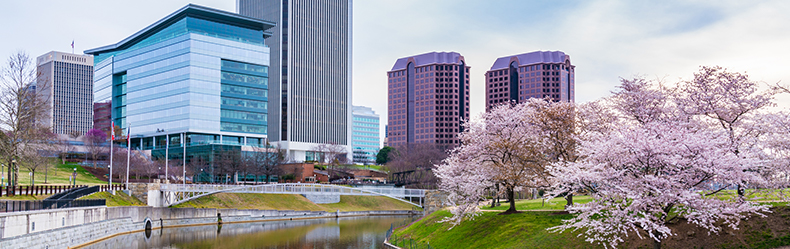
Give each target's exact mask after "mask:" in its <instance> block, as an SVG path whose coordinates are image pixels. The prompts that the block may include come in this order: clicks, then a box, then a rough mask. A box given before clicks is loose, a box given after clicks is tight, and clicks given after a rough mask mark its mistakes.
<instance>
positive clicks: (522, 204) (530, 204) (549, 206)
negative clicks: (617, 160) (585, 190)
mask: <svg viewBox="0 0 790 249" xmlns="http://www.w3.org/2000/svg"><path fill="white" fill-rule="evenodd" d="M588 202H590V196H589V195H581V196H574V197H573V203H574V204H577V203H578V204H581V203H588ZM486 203H487V204H488V205H486V206H485V207H483V208H482V209H484V210H502V211H505V210H507V209H508V208H510V203H501V206H497V207H493V208H491V200H488V201H487V202H486ZM565 203H566V202H565V199H564V198H554V199H551V200H546V201H545V203H544V202H543V199H534V200H519V201H516V210H563V209H565Z"/></svg>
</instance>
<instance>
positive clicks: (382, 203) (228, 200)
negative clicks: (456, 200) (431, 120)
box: [174, 193, 412, 212]
mask: <svg viewBox="0 0 790 249" xmlns="http://www.w3.org/2000/svg"><path fill="white" fill-rule="evenodd" d="M174 207H194V208H236V209H277V210H311V211H328V212H334V211H336V210H340V211H363V210H411V209H412V208H411V207H412V205H409V204H407V203H403V202H400V201H397V200H393V199H390V198H387V197H380V196H375V197H371V196H340V202H339V203H333V204H315V203H313V202H311V201H310V200H307V198H305V197H303V196H301V195H285V194H236V193H219V194H214V195H209V196H204V197H201V198H198V199H195V200H192V201H189V202H186V203H182V204H179V205H176V206H174Z"/></svg>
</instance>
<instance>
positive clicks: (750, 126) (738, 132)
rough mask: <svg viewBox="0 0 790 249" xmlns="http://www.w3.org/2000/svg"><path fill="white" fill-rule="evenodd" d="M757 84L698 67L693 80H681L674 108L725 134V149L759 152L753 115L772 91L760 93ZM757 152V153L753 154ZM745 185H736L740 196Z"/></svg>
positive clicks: (744, 77) (719, 70) (766, 103)
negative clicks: (726, 140)
mask: <svg viewBox="0 0 790 249" xmlns="http://www.w3.org/2000/svg"><path fill="white" fill-rule="evenodd" d="M758 87H759V85H758V83H757V82H754V81H752V80H750V79H749V76H748V75H747V74H745V73H744V74H741V73H737V72H730V71H727V70H726V69H724V68H721V67H718V66H717V67H705V66H703V67H701V68H700V70H699V72H697V73H695V74H694V78H693V79H692V80H689V81H682V82H680V84H679V85H678V87H677V91H676V99H675V101H676V102H677V105H678V107H679V109H680V110H681V111H683V112H684V113H686V114H688V115H693V116H695V117H698V118H700V119H701V120H702V121H707V122H711V128H712V129H717V130H722V131H724V132H725V133H726V134H727V138H728V141H729V150H730V152H731V153H733V154H736V155H738V154H740V153H741V152H744V151H745V150H755V149H757V150H759V149H760V146H758V143H759V141H760V140H759V136H760V135H761V134H762V133H761V132H759V129H757V128H756V125H755V124H756V123H755V120H756V118H757V114H758V112H759V111H760V110H761V109H764V108H765V107H769V106H774V103H773V102H772V100H773V96H774V95H775V94H776V92H777V90H776V89H768V90H766V91H760V90H759V89H758ZM755 153H759V152H755ZM746 185H747V183H745V182H744V183H741V184H738V186H737V190H738V191H737V192H738V195H739V196H741V197H743V195H744V194H745V191H746V187H747V186H746Z"/></svg>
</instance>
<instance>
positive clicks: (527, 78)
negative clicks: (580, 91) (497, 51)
mask: <svg viewBox="0 0 790 249" xmlns="http://www.w3.org/2000/svg"><path fill="white" fill-rule="evenodd" d="M575 69H576V66H574V65H571V57H570V56H569V55H566V54H565V53H563V52H560V51H537V52H531V53H526V54H519V55H512V56H505V57H501V58H499V59H497V60H496V62H494V65H493V66H491V70H488V71H487V72H486V111H487V110H489V109H491V107H494V106H496V105H498V104H501V103H506V102H516V103H521V102H524V100H527V99H529V98H546V97H548V98H550V99H552V100H554V101H567V102H574V98H575V97H574V96H575V93H574V84H575V83H574V82H575V78H574V74H575Z"/></svg>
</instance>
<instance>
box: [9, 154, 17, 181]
mask: <svg viewBox="0 0 790 249" xmlns="http://www.w3.org/2000/svg"><path fill="white" fill-rule="evenodd" d="M11 168H13V170H14V172H16V170H17V168H16V158H13V159H11ZM13 176H14V177H17V176H16V174H14V175H13ZM14 183H16V181H14ZM8 185H9V186H11V177H9V178H8ZM14 186H16V184H14Z"/></svg>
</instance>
